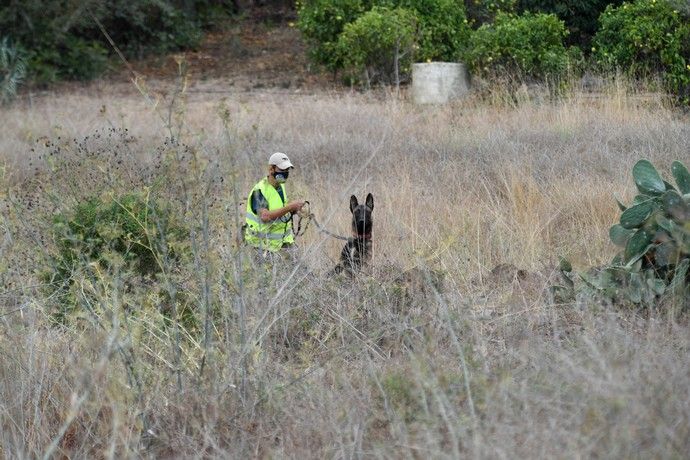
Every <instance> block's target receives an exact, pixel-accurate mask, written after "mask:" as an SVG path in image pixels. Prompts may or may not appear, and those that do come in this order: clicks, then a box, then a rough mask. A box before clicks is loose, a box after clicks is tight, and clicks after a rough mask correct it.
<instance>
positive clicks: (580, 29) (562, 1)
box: [516, 0, 622, 49]
mask: <svg viewBox="0 0 690 460" xmlns="http://www.w3.org/2000/svg"><path fill="white" fill-rule="evenodd" d="M621 2H622V0H518V1H517V7H516V11H517V12H518V13H524V12H527V11H529V12H532V13H547V14H555V15H556V16H558V18H559V19H561V20H563V22H564V23H565V26H566V28H567V29H568V32H569V33H568V36H567V37H566V44H567V45H576V46H580V47H584V48H585V49H589V48H590V47H591V41H592V37H594V34H595V33H596V32H597V30H598V28H599V23H598V20H599V15H600V14H601V13H602V12H603V11H604V9H606V7H607V6H609V5H614V6H616V5H620V4H621Z"/></svg>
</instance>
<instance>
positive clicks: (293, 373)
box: [0, 87, 690, 458]
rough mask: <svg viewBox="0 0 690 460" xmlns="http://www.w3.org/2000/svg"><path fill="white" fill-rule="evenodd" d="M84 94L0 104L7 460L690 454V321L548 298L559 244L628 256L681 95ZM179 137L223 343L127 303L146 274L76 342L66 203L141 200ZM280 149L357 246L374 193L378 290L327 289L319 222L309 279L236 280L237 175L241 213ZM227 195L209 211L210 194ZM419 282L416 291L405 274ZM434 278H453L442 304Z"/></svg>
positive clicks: (684, 148) (244, 275)
mask: <svg viewBox="0 0 690 460" xmlns="http://www.w3.org/2000/svg"><path fill="white" fill-rule="evenodd" d="M91 92H92V93H93V94H69V95H46V96H44V97H42V98H40V99H37V100H35V101H33V103H32V104H31V105H29V104H19V105H15V106H14V107H12V108H9V109H7V110H4V111H3V112H2V113H0V152H2V157H1V158H2V161H3V162H4V165H3V167H2V169H0V178H2V184H3V188H2V192H1V193H2V195H0V197H1V198H2V200H3V202H4V203H3V207H2V209H1V211H2V213H1V214H0V216H1V217H2V220H0V224H1V226H0V234H2V235H3V236H2V237H0V238H4V239H2V240H0V256H1V260H2V262H0V281H2V282H3V283H4V286H5V288H6V289H5V291H4V292H0V299H2V300H0V302H2V305H1V308H2V310H0V324H1V326H0V327H1V328H2V334H0V356H1V358H0V453H1V454H2V455H4V456H7V457H20V458H33V457H38V456H43V455H45V454H48V455H49V456H50V455H53V454H54V455H58V456H67V457H72V458H80V457H108V458H123V457H140V456H143V457H166V458H167V457H210V458H216V457H217V458H226V457H248V456H257V457H278V456H280V457H282V456H289V457H318V458H322V457H337V458H360V457H369V456H376V457H395V458H397V457H415V458H416V457H423V456H425V457H429V456H430V457H456V458H457V457H460V456H472V457H491V458H495V457H500V458H514V457H549V458H550V457H580V456H583V457H584V456H586V457H590V456H597V457H616V458H620V457H644V458H648V457H671V458H674V457H682V456H684V455H685V454H684V452H685V453H687V452H688V451H689V450H690V444H689V440H690V422H688V420H690V399H689V397H688V395H689V394H690V362H689V361H688V359H687V356H688V347H689V346H690V334H689V330H688V324H687V319H686V318H684V317H681V318H680V319H678V318H675V317H671V316H669V315H665V314H664V313H663V312H635V311H631V310H621V309H618V308H615V307H610V306H609V307H607V306H601V305H596V304H583V303H577V304H568V305H557V304H554V303H553V302H552V301H551V300H550V299H549V296H548V295H547V293H546V291H547V290H546V288H547V286H548V283H549V282H550V279H551V278H552V275H553V271H554V267H555V266H556V264H557V261H558V257H559V256H567V257H568V258H569V259H571V260H572V261H574V263H575V265H576V267H579V268H582V269H586V268H587V267H590V266H593V265H599V264H602V263H605V262H607V261H608V260H609V259H610V258H611V256H612V255H613V252H614V248H613V247H612V245H611V244H610V243H609V242H608V237H607V232H608V227H609V226H610V224H611V223H613V222H614V220H615V219H616V218H617V215H618V211H617V208H616V205H615V201H614V199H613V198H614V196H618V197H619V198H620V199H622V200H624V201H625V200H629V199H630V198H631V197H632V195H633V193H634V190H633V184H632V181H631V179H630V170H631V167H632V165H633V164H634V162H635V161H637V160H638V159H639V158H641V157H646V158H649V159H650V160H652V161H653V162H654V163H655V164H657V165H658V166H659V167H660V168H661V169H662V170H664V169H665V170H668V166H669V165H670V163H671V161H673V160H674V159H681V160H687V158H688V153H689V152H688V145H690V123H689V122H688V118H687V116H686V115H682V114H680V113H678V112H676V111H674V110H672V109H669V108H667V107H666V106H665V105H664V103H663V100H661V99H659V98H645V99H639V98H635V97H630V96H628V95H626V94H625V92H624V91H622V90H621V89H620V88H618V89H616V88H615V87H614V88H613V89H612V90H611V91H610V92H609V93H607V94H606V95H604V96H602V97H598V98H590V97H587V95H584V94H577V93H573V94H572V95H571V96H570V97H567V98H565V99H564V100H561V101H558V102H553V103H545V102H538V101H536V102H535V101H531V100H519V99H518V102H515V101H514V100H513V101H512V102H511V103H505V101H503V102H504V103H501V104H487V103H486V102H480V101H474V100H467V101H464V102H460V103H457V104H455V105H450V106H446V107H415V106H413V105H410V104H409V103H407V102H404V101H400V100H397V99H395V98H391V97H385V96H384V97H373V96H369V95H357V94H348V95H316V96H286V95H281V96H277V95H272V94H271V93H265V94H261V95H254V96H249V95H246V96H241V97H228V98H226V99H218V98H214V97H212V96H210V95H206V94H203V93H191V94H190V95H188V96H187V97H185V98H180V97H177V99H176V102H175V103H174V104H171V98H172V95H174V94H176V93H175V92H174V91H169V92H168V93H167V96H166V97H162V98H161V100H160V102H159V103H158V105H157V106H156V107H155V108H152V106H151V105H150V104H148V103H147V101H146V100H145V99H144V98H142V96H141V95H132V94H129V93H127V92H121V94H118V95H117V96H116V95H114V94H112V93H109V92H100V91H99V90H98V89H97V88H92V91H91ZM85 93H86V91H85ZM178 96H179V95H178ZM153 97H154V96H153V95H152V98H153ZM169 108H172V110H169ZM223 114H224V115H223ZM224 120H225V121H226V123H224ZM112 127H116V128H127V129H128V130H129V131H128V133H129V135H131V137H132V138H131V139H129V138H128V139H127V140H122V138H121V137H120V136H119V135H118V134H116V135H115V136H114V138H110V139H108V138H107V137H106V138H104V139H98V140H93V139H92V140H91V141H89V142H90V143H89V147H88V149H87V150H89V151H94V152H98V154H97V155H95V157H94V158H83V161H81V160H80V156H79V155H81V154H80V153H78V152H76V151H75V143H74V142H73V141H71V139H73V138H75V139H77V140H81V139H82V138H84V137H85V136H90V135H93V133H95V132H96V131H97V130H101V132H107V130H108V129H110V128H112ZM103 130H105V131H103ZM170 132H172V133H174V134H176V135H177V134H179V137H180V138H181V139H182V141H183V142H185V143H186V144H187V145H189V146H191V149H192V151H193V152H195V158H196V159H195V160H194V161H192V162H189V161H186V160H185V161H175V162H173V165H172V166H171V167H170V168H169V169H166V170H165V172H164V173H163V172H161V173H160V174H165V175H163V176H162V177H158V179H162V182H161V185H159V186H158V187H159V190H160V193H161V195H164V196H168V197H170V198H171V199H173V200H175V199H179V202H180V203H181V205H180V207H179V208H178V209H180V210H181V211H180V212H181V213H182V214H183V217H184V218H185V219H186V221H187V222H188V224H189V226H190V228H194V229H196V230H197V231H196V232H195V233H193V234H192V237H193V238H196V242H197V243H199V244H198V245H197V246H196V249H195V250H194V255H195V257H194V258H193V260H190V261H189V262H188V263H187V264H186V265H183V266H181V267H175V269H174V270H172V272H174V278H172V281H170V282H171V283H177V284H176V285H177V286H178V287H179V288H181V289H184V290H186V292H187V293H188V295H189V298H190V299H192V300H191V301H190V302H191V305H193V306H194V308H197V309H198V310H197V311H198V315H199V317H205V316H204V315H205V308H206V307H209V306H211V307H212V308H214V309H215V313H214V316H213V319H214V322H213V329H212V334H211V335H210V336H209V337H210V338H209V341H208V342H204V338H203V337H202V336H200V335H199V334H196V335H195V334H194V333H192V332H190V333H189V335H188V336H185V331H184V330H183V331H182V338H179V337H178V338H176V337H175V336H174V334H173V329H171V328H170V327H166V326H165V322H164V321H163V319H162V316H161V315H162V314H161V313H160V312H161V307H160V305H159V304H157V302H160V299H159V300H156V299H151V296H150V295H148V294H147V292H146V291H145V290H142V291H136V292H124V291H121V286H122V283H118V282H116V281H117V280H118V279H119V278H118V277H124V278H126V277H127V276H129V275H127V274H126V273H125V274H118V273H105V274H104V275H103V278H102V280H101V284H99V285H97V286H94V285H88V284H87V283H86V282H85V281H84V280H82V283H83V284H82V287H83V288H85V289H90V290H91V291H90V292H92V295H93V297H94V298H96V299H97V300H98V303H99V306H98V309H96V310H95V313H94V314H93V315H91V316H89V317H88V318H86V319H84V320H82V321H81V322H80V323H79V324H78V325H76V326H74V327H69V328H58V327H54V326H50V324H49V321H48V318H47V316H46V314H45V308H46V306H47V305H49V304H50V302H51V299H46V296H45V294H44V291H43V290H42V289H40V288H39V287H37V286H38V285H39V284H40V282H41V281H40V279H39V278H38V277H37V273H36V272H37V270H38V267H39V266H40V265H39V264H42V263H43V262H42V260H43V254H44V253H49V252H50V251H51V250H52V242H51V241H50V238H49V237H48V235H49V234H48V233H47V231H46V221H47V220H48V219H49V216H50V214H51V213H52V212H53V210H54V209H56V208H62V207H68V206H69V203H71V200H73V199H74V197H75V196H88V195H89V194H90V193H93V192H94V190H100V191H103V190H108V189H114V191H115V192H118V193H120V192H122V191H123V190H125V189H126V188H127V187H128V186H127V182H124V181H123V180H121V179H122V178H123V177H125V176H127V177H131V176H135V180H134V182H136V183H138V184H139V183H145V182H147V180H149V178H148V177H145V174H144V173H143V171H146V170H147V169H146V168H147V167H148V166H150V165H151V164H153V163H155V162H156V160H157V159H158V158H159V157H160V156H161V155H163V156H165V155H169V154H170V152H175V151H177V150H176V149H175V148H173V147H163V148H162V149H160V148H159V147H161V146H162V145H164V144H163V142H164V140H165V137H166V136H168V135H169V134H170ZM37 140H39V141H38V143H37ZM45 140H51V141H52V142H54V143H55V144H56V145H58V146H61V149H60V152H61V153H60V155H62V156H64V158H68V159H72V160H74V159H76V160H77V162H76V163H73V164H72V166H71V168H72V169H70V170H69V171H67V173H68V178H69V177H71V178H72V179H77V180H76V183H77V190H76V191H75V189H70V188H69V187H68V186H67V185H66V182H68V180H62V179H61V180H56V179H55V175H54V173H50V172H49V171H50V167H49V165H48V163H46V161H45V158H44V157H43V158H39V156H40V155H42V154H43V153H44V152H45V151H46V149H45V148H42V147H40V144H41V143H42V142H45ZM37 145H38V146H37ZM33 148H35V149H36V151H35V152H32V151H31V149H33ZM99 149H100V150H99ZM273 151H284V152H286V153H288V154H289V155H290V157H291V159H293V162H294V163H295V164H297V166H298V169H297V170H296V172H295V174H294V175H293V176H291V182H290V187H291V188H290V190H291V193H292V195H293V197H297V196H299V197H301V198H306V199H309V200H310V201H311V203H312V210H313V211H314V212H315V213H316V214H317V216H318V217H319V219H320V221H321V222H323V223H326V224H327V226H328V227H329V228H330V229H332V230H335V231H337V232H339V233H346V232H347V228H348V219H349V213H348V209H347V206H348V205H347V203H348V197H349V195H350V194H351V193H355V194H357V195H358V196H360V197H363V196H364V194H365V193H366V192H372V193H373V194H374V196H375V211H374V217H375V233H374V238H375V257H374V267H373V272H372V274H370V275H365V276H362V277H361V278H360V279H358V280H357V281H354V282H351V281H348V280H344V279H331V278H329V277H328V276H326V272H327V270H328V269H329V268H330V267H331V266H332V265H333V263H334V261H335V259H336V257H337V255H338V252H339V244H338V242H336V241H333V240H329V239H327V238H324V237H322V236H321V235H320V234H318V233H316V232H315V229H314V228H313V227H312V228H310V230H309V232H308V233H307V235H306V236H305V237H304V239H303V240H302V241H301V242H300V251H301V252H300V255H301V256H302V258H301V259H300V264H299V265H282V264H278V265H277V266H276V267H275V268H274V269H273V271H271V270H268V271H265V270H262V269H259V270H258V271H256V270H252V269H247V268H246V267H243V265H242V264H246V262H247V256H248V255H249V254H247V253H245V252H244V251H243V250H240V249H238V248H236V247H235V246H234V245H233V241H234V238H235V235H236V227H235V224H234V219H235V216H236V211H238V212H239V215H240V216H241V215H242V213H241V210H242V207H241V205H240V204H238V203H236V202H235V201H234V198H233V187H235V188H236V190H237V191H238V193H239V194H240V195H241V196H240V199H241V201H244V196H245V194H246V193H247V191H248V190H249V187H250V186H251V185H252V183H253V182H254V181H256V180H257V179H258V178H259V177H260V176H261V174H262V173H263V168H264V166H263V163H264V161H265V158H266V157H267V156H268V155H269V154H270V153H271V152H273ZM115 152H118V154H119V157H120V158H121V157H124V158H125V160H124V162H123V163H121V164H117V163H116V160H115V158H116V157H115V155H114V153H115ZM160 152H163V153H160ZM51 161H52V160H51ZM99 168H101V169H99ZM62 174H65V170H64V169H63V170H62ZM113 177H114V178H115V179H112V178H113ZM220 177H222V178H224V179H225V180H224V181H223V182H220V181H219V178H220ZM106 178H111V179H112V180H111V179H107V180H106ZM118 178H119V179H118ZM63 179H64V178H63ZM183 179H184V181H185V183H186V184H188V185H189V187H190V188H189V189H186V191H185V192H184V193H186V194H188V195H185V196H181V195H180V193H181V192H180V190H181V188H180V186H179V184H180V183H182V181H183ZM104 183H105V184H106V185H105V186H104V185H103V184H104ZM38 184H40V185H41V187H40V188H39V187H38ZM208 184H212V186H211V188H210V190H212V192H211V193H210V195H203V194H197V193H195V192H199V191H201V190H205V188H204V187H206V186H207V185H208ZM195 187H196V188H195ZM51 193H53V194H55V196H56V197H57V198H58V199H57V202H56V201H55V200H53V201H51V200H49V199H48V198H47V196H48V195H50V194H51ZM29 198H30V199H29ZM28 201H31V202H32V204H31V205H28V204H27V203H28ZM209 203H210V204H213V206H211V207H209V208H208V209H209V211H208V214H204V213H203V212H202V211H201V210H202V208H203V205H204V204H209ZM203 209H205V208H203ZM205 217H207V219H206V220H207V221H208V225H206V226H205V225H204V222H205V221H206V220H205ZM204 244H208V250H205V249H203V248H204ZM501 264H503V265H502V266H503V267H504V269H502V270H493V272H492V269H493V268H494V267H497V266H501ZM415 266H416V267H420V268H421V270H419V271H417V272H415V273H418V274H421V276H422V279H421V280H420V279H417V280H413V279H412V277H410V278H407V279H406V280H405V281H403V282H400V281H399V280H398V281H396V280H395V278H396V277H397V274H398V273H399V272H400V271H402V270H405V269H407V268H412V267H415ZM512 266H514V267H517V268H519V269H523V270H525V273H526V275H525V276H515V271H514V269H513V268H512ZM427 270H434V271H435V273H441V272H442V273H443V274H444V275H445V281H444V287H443V289H442V291H441V292H438V291H436V290H435V289H432V288H430V286H429V283H428V282H426V281H427V280H426V279H424V273H427ZM240 281H241V282H240ZM118 286H120V287H119V288H118ZM157 305H158V307H157ZM128 309H129V310H128ZM132 309H138V310H141V311H142V313H141V315H140V316H139V317H138V318H137V320H136V321H133V320H128V315H127V314H126V313H125V311H131V310H132ZM176 353H179V355H177V354H176ZM202 357H203V359H202ZM202 361H203V363H204V364H203V365H202V364H201V363H202Z"/></svg>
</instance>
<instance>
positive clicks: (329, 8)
mask: <svg viewBox="0 0 690 460" xmlns="http://www.w3.org/2000/svg"><path fill="white" fill-rule="evenodd" d="M371 5H372V3H371V2H370V1H368V0H306V1H299V2H297V9H298V14H299V21H298V26H299V29H300V31H301V32H302V35H304V38H305V39H306V40H307V42H308V43H309V45H310V51H309V55H310V58H311V59H312V61H314V62H315V63H317V64H320V65H323V66H325V67H326V68H327V69H328V70H331V71H335V70H338V69H341V68H342V67H343V65H344V62H343V59H342V56H341V53H339V52H338V37H339V36H340V33H341V32H342V31H343V29H344V28H345V25H346V24H349V23H351V22H353V21H354V20H355V19H357V18H358V17H359V16H361V15H362V14H364V13H365V12H366V11H367V10H369V8H371Z"/></svg>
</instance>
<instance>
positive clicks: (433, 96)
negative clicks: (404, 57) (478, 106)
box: [412, 62, 470, 104]
mask: <svg viewBox="0 0 690 460" xmlns="http://www.w3.org/2000/svg"><path fill="white" fill-rule="evenodd" d="M469 90H470V82H469V75H468V73H467V69H466V68H465V65H464V64H461V63H456V62H429V63H419V64H412V97H413V99H414V101H415V102H416V103H417V104H444V103H446V102H448V101H450V100H452V99H455V98H458V97H460V96H462V95H463V94H465V93H467V92H468V91H469Z"/></svg>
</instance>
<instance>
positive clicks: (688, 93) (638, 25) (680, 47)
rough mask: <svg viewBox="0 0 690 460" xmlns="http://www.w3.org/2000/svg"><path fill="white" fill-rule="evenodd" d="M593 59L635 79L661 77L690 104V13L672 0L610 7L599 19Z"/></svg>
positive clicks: (656, 0) (639, 2) (642, 0)
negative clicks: (656, 75) (652, 76)
mask: <svg viewBox="0 0 690 460" xmlns="http://www.w3.org/2000/svg"><path fill="white" fill-rule="evenodd" d="M599 22H600V23H601V27H600V29H599V31H598V32H597V34H596V36H595V37H594V47H593V56H594V58H595V60H596V62H597V63H598V64H599V65H600V66H602V67H603V68H620V69H622V70H624V71H627V72H629V73H630V74H631V75H632V76H634V77H646V76H650V75H655V74H660V75H661V76H662V77H663V79H664V82H665V83H666V85H667V86H668V89H669V90H670V91H671V92H673V93H674V94H676V95H678V96H679V97H680V99H681V100H682V101H684V102H685V103H690V12H689V11H687V10H684V9H682V8H680V7H679V6H678V5H676V4H674V3H673V2H671V1H669V0H636V1H635V2H632V3H627V2H626V3H623V4H622V5H620V6H618V7H612V6H609V7H608V8H606V10H605V11H604V12H603V13H602V15H601V17H600V18H599Z"/></svg>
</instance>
